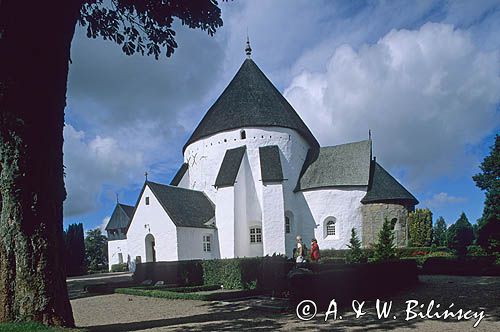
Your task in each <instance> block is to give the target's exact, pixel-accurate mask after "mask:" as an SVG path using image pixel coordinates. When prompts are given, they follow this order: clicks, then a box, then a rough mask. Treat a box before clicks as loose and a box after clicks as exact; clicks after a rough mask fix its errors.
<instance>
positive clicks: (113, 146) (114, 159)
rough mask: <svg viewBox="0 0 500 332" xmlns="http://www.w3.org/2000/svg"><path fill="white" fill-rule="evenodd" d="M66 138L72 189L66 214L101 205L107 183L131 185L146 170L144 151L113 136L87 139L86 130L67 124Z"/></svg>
mask: <svg viewBox="0 0 500 332" xmlns="http://www.w3.org/2000/svg"><path fill="white" fill-rule="evenodd" d="M64 140H65V142H64V163H65V166H66V168H65V172H66V178H65V184H66V191H67V192H68V197H67V199H66V201H65V203H64V215H65V216H74V215H78V214H81V213H84V212H89V211H92V210H94V209H96V208H98V207H99V203H98V200H99V196H100V195H101V193H102V191H103V186H105V185H108V186H111V187H113V188H116V187H117V186H118V187H119V186H125V185H129V184H130V183H131V182H132V181H133V180H134V179H137V175H138V174H141V172H143V171H144V169H145V166H144V160H143V154H142V152H140V151H139V150H133V149H129V147H128V146H123V145H120V144H118V142H117V141H116V140H115V139H113V138H111V137H101V136H95V137H94V138H92V139H87V138H86V137H85V133H84V132H83V131H77V130H76V129H75V128H73V126H71V125H69V124H66V126H65V128H64Z"/></svg>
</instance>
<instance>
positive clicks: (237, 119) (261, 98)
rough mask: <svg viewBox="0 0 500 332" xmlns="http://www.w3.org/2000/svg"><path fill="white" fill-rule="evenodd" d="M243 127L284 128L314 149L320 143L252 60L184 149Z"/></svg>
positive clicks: (227, 88) (242, 67)
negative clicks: (205, 138)
mask: <svg viewBox="0 0 500 332" xmlns="http://www.w3.org/2000/svg"><path fill="white" fill-rule="evenodd" d="M244 127H284V128H290V129H293V130H295V131H297V132H298V133H299V134H300V135H301V136H302V137H303V138H304V139H305V140H306V141H307V142H308V143H309V144H310V146H311V147H312V148H319V144H318V141H317V140H316V138H315V137H314V136H313V134H312V133H311V131H310V130H309V128H307V126H306V124H305V123H304V121H302V119H301V118H300V117H299V115H298V114H297V112H295V110H294V109H293V107H292V106H291V105H290V104H289V103H288V101H287V100H286V99H285V97H283V96H282V95H281V93H280V92H279V91H278V89H276V87H275V86H274V85H273V84H272V83H271V81H270V80H269V79H268V78H267V77H266V75H265V74H264V73H263V72H262V71H261V70H260V69H259V67H258V66H257V65H256V64H255V62H253V60H252V59H246V60H245V62H243V64H242V65H241V67H240V69H239V70H238V72H237V73H236V75H235V76H234V78H233V79H232V81H231V82H230V83H229V85H228V86H227V87H226V89H225V90H224V92H223V93H222V94H221V95H220V97H219V98H218V99H217V101H216V102H215V103H214V104H213V105H212V107H210V109H209V110H208V112H207V113H206V114H205V116H204V117H203V119H202V120H201V122H200V123H199V124H198V127H196V129H195V130H194V132H193V134H192V135H191V137H190V138H189V140H188V141H187V143H186V144H185V145H184V149H183V151H185V150H186V148H187V147H188V146H189V145H190V144H191V143H193V142H196V141H198V140H200V139H202V138H204V137H208V136H211V135H213V134H216V133H219V132H223V131H226V130H231V129H237V128H244Z"/></svg>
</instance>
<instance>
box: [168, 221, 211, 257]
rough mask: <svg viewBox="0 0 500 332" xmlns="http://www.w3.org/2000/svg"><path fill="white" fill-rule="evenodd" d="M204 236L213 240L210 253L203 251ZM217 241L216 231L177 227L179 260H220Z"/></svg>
mask: <svg viewBox="0 0 500 332" xmlns="http://www.w3.org/2000/svg"><path fill="white" fill-rule="evenodd" d="M204 235H209V236H210V239H211V240H210V251H209V252H206V251H203V236H204ZM216 240H217V239H216V237H215V230H214V229H209V228H194V227H177V242H178V244H179V247H178V252H179V260H190V259H214V258H220V254H219V245H218V244H217V243H215V241H216Z"/></svg>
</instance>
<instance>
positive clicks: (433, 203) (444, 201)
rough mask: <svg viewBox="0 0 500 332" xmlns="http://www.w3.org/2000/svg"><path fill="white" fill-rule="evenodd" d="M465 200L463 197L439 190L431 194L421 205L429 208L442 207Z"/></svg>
mask: <svg viewBox="0 0 500 332" xmlns="http://www.w3.org/2000/svg"><path fill="white" fill-rule="evenodd" d="M466 200H467V199H466V198H465V197H457V196H451V195H449V194H448V193H445V192H440V193H438V194H435V195H434V196H432V197H431V198H430V199H427V200H425V201H424V202H423V205H424V206H427V207H431V208H433V207H442V206H445V205H449V204H458V203H463V202H465V201H466Z"/></svg>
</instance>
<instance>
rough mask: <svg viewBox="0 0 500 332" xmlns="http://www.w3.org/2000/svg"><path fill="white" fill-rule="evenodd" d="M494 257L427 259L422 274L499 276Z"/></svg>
mask: <svg viewBox="0 0 500 332" xmlns="http://www.w3.org/2000/svg"><path fill="white" fill-rule="evenodd" d="M494 262H495V257H494V256H471V257H462V258H457V257H429V258H428V259H427V260H426V261H425V263H424V265H423V273H424V274H449V275H477V276H480V275H497V276H498V275H500V269H499V268H498V267H496V266H495V265H494Z"/></svg>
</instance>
